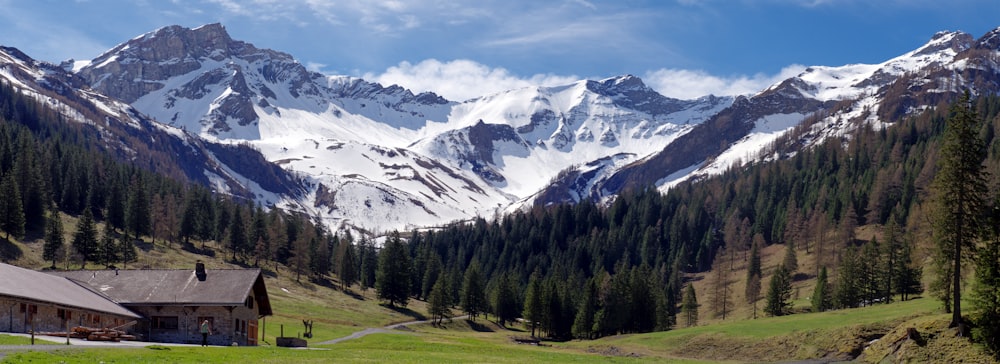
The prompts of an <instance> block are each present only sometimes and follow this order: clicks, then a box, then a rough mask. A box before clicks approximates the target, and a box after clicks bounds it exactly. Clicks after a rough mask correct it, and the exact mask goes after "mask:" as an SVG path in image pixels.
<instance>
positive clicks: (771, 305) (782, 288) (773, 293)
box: [764, 265, 792, 316]
mask: <svg viewBox="0 0 1000 364" xmlns="http://www.w3.org/2000/svg"><path fill="white" fill-rule="evenodd" d="M791 296H792V278H791V275H790V274H789V273H788V269H786V268H785V266H783V265H779V266H778V268H777V269H775V271H774V275H772V276H771V283H770V285H769V286H768V289H767V304H766V305H765V306H764V313H766V314H768V315H771V316H784V315H787V314H788V313H789V308H790V306H791V303H790V302H789V300H790V299H791Z"/></svg>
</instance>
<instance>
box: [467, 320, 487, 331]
mask: <svg viewBox="0 0 1000 364" xmlns="http://www.w3.org/2000/svg"><path fill="white" fill-rule="evenodd" d="M465 323H467V324H469V327H470V328H472V331H475V332H494V330H493V329H492V328H490V327H489V326H486V325H483V324H481V323H478V322H476V321H472V320H469V319H466V320H465Z"/></svg>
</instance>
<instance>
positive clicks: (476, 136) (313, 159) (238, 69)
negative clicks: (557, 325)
mask: <svg viewBox="0 0 1000 364" xmlns="http://www.w3.org/2000/svg"><path fill="white" fill-rule="evenodd" d="M77 74H78V75H79V76H80V77H82V78H84V79H86V80H87V82H88V83H89V84H90V86H91V87H92V88H93V89H95V90H98V91H100V92H103V93H106V94H108V95H109V96H112V97H115V98H119V99H121V100H124V101H126V102H129V103H130V104H131V105H133V106H134V107H136V108H137V109H139V110H141V111H142V112H144V113H146V114H148V115H150V116H152V117H153V118H155V119H157V120H160V121H161V122H163V123H166V124H168V125H171V126H174V127H178V128H181V129H183V130H187V131H190V132H192V133H197V134H199V135H201V136H202V137H203V138H206V139H208V140H216V141H219V142H222V143H250V144H252V145H253V146H254V147H255V148H257V149H259V150H260V151H261V152H262V153H263V154H264V155H265V156H267V158H268V159H269V160H271V161H272V162H274V163H277V164H279V165H281V166H282V167H284V168H286V169H288V170H291V171H295V172H297V173H298V174H300V175H303V176H307V177H308V178H309V179H310V181H312V182H313V183H312V185H314V186H316V187H315V188H314V189H312V190H311V191H310V192H309V194H308V196H307V198H306V199H305V200H302V199H298V200H294V199H287V200H285V201H280V202H276V201H264V202H265V203H268V202H270V203H272V204H277V205H281V206H285V207H291V208H296V209H303V210H306V212H308V213H310V214H311V215H316V216H320V217H322V218H324V219H326V221H328V222H329V223H330V224H331V225H332V226H334V227H338V228H339V227H348V226H350V227H353V228H360V229H363V230H383V231H384V230H389V229H406V228H411V227H416V226H427V225H434V224H440V223H444V222H449V221H453V220H461V219H468V218H470V217H475V216H492V215H494V214H496V213H497V212H499V211H501V210H503V209H506V208H508V207H509V206H511V205H512V204H516V203H518V201H521V200H522V199H524V198H526V197H529V196H531V195H533V194H535V193H536V192H538V191H539V190H541V189H542V188H544V187H545V186H546V184H547V183H548V181H550V180H552V179H554V178H555V177H556V176H557V175H558V173H559V172H560V171H561V170H563V169H566V168H568V167H571V166H575V165H584V164H588V163H593V162H594V161H597V160H603V161H608V160H611V161H614V163H612V164H610V166H621V165H624V164H625V163H628V162H630V161H634V160H636V159H638V158H641V157H643V156H646V155H649V154H650V153H654V152H656V151H658V150H659V149H660V148H662V146H663V145H665V144H666V143H667V142H669V141H670V140H671V139H673V138H675V137H676V136H678V135H681V134H683V133H685V132H686V131H688V130H690V129H691V127H692V126H693V125H695V124H697V123H700V122H702V121H703V120H705V119H707V118H708V117H709V116H711V115H712V114H714V113H716V112H718V111H720V110H722V109H724V108H726V107H727V106H729V104H730V103H731V102H732V98H726V97H722V98H720V97H712V96H708V97H704V98H701V99H698V100H689V101H685V100H675V99H669V98H666V97H664V96H662V95H660V94H658V93H656V92H655V91H653V90H652V89H650V88H648V87H646V86H645V85H644V84H643V83H642V81H641V80H639V79H638V78H635V77H632V76H623V77H616V78H610V79H607V80H603V81H580V82H577V83H574V84H570V85H566V86H563V87H550V88H541V87H536V88H526V89H520V90H511V91H508V92H505V93H501V94H497V95H492V96H489V97H484V98H480V99H475V100H469V101H466V102H462V103H458V102H452V101H448V100H445V99H443V98H441V97H440V96H437V95H434V94H431V93H423V94H418V95H414V94H413V93H411V92H410V91H408V90H405V89H403V88H401V87H398V86H389V87H383V86H382V85H378V84H374V83H370V82H366V81H364V80H360V79H356V78H350V77H344V76H325V75H321V74H319V73H315V72H310V71H308V70H306V69H305V67H303V66H302V65H301V64H299V63H298V62H296V61H295V60H294V59H293V58H292V57H291V56H290V55H287V54H284V53H280V52H276V51H271V50H262V49H257V48H255V47H254V46H253V45H250V44H248V43H245V42H241V41H236V40H232V39H231V38H230V37H229V35H228V34H227V33H226V31H225V29H224V28H223V27H222V26H221V25H218V24H212V25H206V26H203V27H199V28H195V29H187V28H182V27H177V26H173V27H166V28H162V29H159V30H157V31H154V32H151V33H148V34H144V35H142V36H139V37H136V38H134V39H132V40H129V41H127V42H125V43H123V44H121V45H119V46H117V47H115V48H114V49H112V50H110V51H108V52H106V53H105V54H103V55H101V56H100V57H98V58H97V59H94V60H93V61H91V62H90V63H89V64H87V65H85V66H83V67H79V68H78V71H77ZM608 156H615V157H614V158H610V159H609V158H608ZM583 197H587V196H583Z"/></svg>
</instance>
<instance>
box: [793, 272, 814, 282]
mask: <svg viewBox="0 0 1000 364" xmlns="http://www.w3.org/2000/svg"><path fill="white" fill-rule="evenodd" d="M810 277H812V275H810V274H807V273H801V272H800V273H795V275H793V276H792V282H799V281H804V280H807V279H809V278H810Z"/></svg>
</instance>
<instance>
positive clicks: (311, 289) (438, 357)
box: [4, 217, 990, 363]
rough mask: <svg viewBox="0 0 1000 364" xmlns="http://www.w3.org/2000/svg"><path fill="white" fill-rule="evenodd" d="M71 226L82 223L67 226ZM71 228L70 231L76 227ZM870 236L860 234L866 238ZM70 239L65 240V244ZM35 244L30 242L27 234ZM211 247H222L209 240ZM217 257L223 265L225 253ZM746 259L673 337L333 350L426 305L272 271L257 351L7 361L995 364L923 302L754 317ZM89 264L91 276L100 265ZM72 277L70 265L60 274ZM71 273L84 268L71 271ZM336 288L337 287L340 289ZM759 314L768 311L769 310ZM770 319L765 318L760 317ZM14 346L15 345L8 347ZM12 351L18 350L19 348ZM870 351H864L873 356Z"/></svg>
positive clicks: (156, 249) (467, 328)
mask: <svg viewBox="0 0 1000 364" xmlns="http://www.w3.org/2000/svg"><path fill="white" fill-rule="evenodd" d="M64 219H65V221H64V223H65V225H66V226H74V225H75V222H76V221H75V219H74V218H72V217H64ZM69 230H72V229H69ZM863 231H864V230H863V229H862V230H861V232H862V233H861V234H859V235H863ZM67 237H68V236H67ZM29 239H31V238H30V237H29ZM15 244H17V245H18V247H19V248H20V249H21V250H22V251H23V252H24V254H23V256H22V257H21V258H20V259H19V260H18V261H16V262H12V263H14V264H18V265H21V266H26V267H30V268H35V269H42V268H45V267H48V266H49V264H48V263H46V262H43V261H41V258H40V255H41V244H42V243H41V241H40V240H38V239H35V240H31V241H28V242H26V243H22V242H15ZM139 248H140V249H139V251H140V257H139V260H138V261H137V262H136V263H133V264H131V265H130V266H129V267H130V268H138V267H147V266H148V267H153V268H182V269H183V268H188V267H193V262H195V261H196V260H198V259H201V260H204V261H205V262H206V263H207V265H208V266H209V268H237V266H235V265H232V264H229V263H226V262H225V261H224V260H222V259H217V258H214V257H211V256H206V255H201V254H195V253H192V252H189V251H186V250H184V249H181V247H180V246H179V245H176V244H175V245H172V246H168V245H165V244H163V243H159V242H158V243H156V244H152V243H149V242H145V243H144V244H142V245H141V246H140V247H139ZM207 248H210V249H212V248H217V247H215V246H214V245H213V244H212V243H209V244H208V245H207ZM783 252H784V249H783V247H782V246H781V245H772V246H770V247H768V248H767V249H765V250H764V251H763V252H762V261H763V265H764V267H765V274H769V273H767V272H768V271H769V269H770V268H771V267H773V266H775V265H777V264H778V262H779V261H780V259H781V256H782V255H783ZM223 255H224V254H217V255H216V256H219V257H221V256H223ZM799 262H800V266H801V269H800V271H803V272H809V271H810V270H811V269H812V268H810V267H811V264H812V263H810V256H809V255H808V254H805V253H804V252H800V258H799ZM743 265H745V263H743V262H742V259H738V260H737V261H735V264H734V265H733V267H732V268H731V269H732V273H731V278H732V279H733V284H732V289H733V292H734V297H732V301H733V302H734V307H736V308H735V309H734V310H733V311H731V312H730V313H729V314H728V315H727V319H726V320H722V319H721V318H712V317H710V315H709V312H708V311H707V308H706V307H707V305H706V303H707V301H708V296H709V295H708V294H707V293H699V294H700V295H701V297H702V298H701V299H700V301H701V302H702V315H701V317H702V318H703V319H702V320H701V321H700V324H699V325H698V326H696V327H691V328H680V329H676V330H672V331H667V332H657V333H650V334H636V335H621V336H614V337H608V338H604V339H600V340H593V341H571V342H565V343H555V342H544V343H543V345H541V346H532V345H521V344H517V343H516V342H514V340H513V338H514V337H524V336H528V334H527V333H526V332H525V331H524V330H523V329H522V328H520V327H515V328H503V327H499V326H498V325H496V324H495V323H492V322H489V321H484V320H478V321H477V322H468V321H466V320H455V321H453V322H447V323H445V324H444V325H442V326H440V327H435V326H431V325H416V326H411V327H408V328H407V329H406V330H395V331H390V332H388V333H378V334H373V335H369V336H365V337H362V338H359V339H354V340H348V341H344V342H341V343H338V344H333V345H317V344H316V343H319V342H322V341H326V340H329V339H334V338H339V337H344V336H347V335H349V334H351V333H353V332H357V331H361V330H363V329H365V328H369V327H382V326H385V325H389V324H392V323H398V322H407V321H413V320H417V319H421V318H423V317H424V316H426V315H427V314H426V305H425V304H424V302H421V301H416V300H411V301H410V305H409V306H408V307H407V308H405V309H390V308H387V307H385V306H383V305H380V304H379V302H378V301H377V300H376V299H375V292H374V291H371V290H369V291H367V292H363V291H360V290H359V289H358V287H357V286H355V287H352V288H351V289H350V290H349V291H348V292H342V291H340V290H339V289H337V288H335V287H333V286H334V284H331V283H327V282H321V283H316V282H310V281H309V280H308V279H306V278H305V277H302V279H301V280H298V281H297V280H295V275H294V274H292V273H290V272H289V271H287V270H285V269H284V268H282V269H279V270H278V271H277V272H274V271H270V270H269V271H267V274H266V275H265V276H266V277H265V281H266V284H267V288H268V293H269V294H270V297H271V302H272V305H273V307H274V312H275V315H274V316H273V317H268V318H266V320H265V323H266V325H261V329H262V330H263V331H264V332H263V334H264V335H263V336H262V337H263V343H264V346H262V347H258V348H208V349H203V348H188V347H153V348H145V349H80V348H69V349H65V350H62V349H60V351H56V352H21V353H10V354H8V355H7V356H6V357H5V358H4V360H5V361H6V362H27V363H31V362H38V363H41V362H52V361H61V362H67V363H73V362H80V363H92V362H101V361H103V362H107V363H113V362H119V363H122V362H174V363H216V362H217V363H224V362H242V361H253V362H265V363H266V362H274V363H279V362H306V363H309V362H316V363H318V362H389V361H391V362H443V363H448V362H492V363H506V362H602V363H603V362H681V363H687V362H691V363H697V362H720V361H724V362H775V361H788V360H802V359H816V358H824V359H850V358H854V357H856V356H860V357H859V359H861V360H863V361H871V362H881V361H889V362H896V361H901V360H915V361H918V362H956V361H965V362H990V359H989V357H988V356H986V355H985V354H984V353H983V351H982V349H981V347H979V346H974V345H971V344H969V342H968V341H967V340H966V339H963V338H956V337H954V336H955V335H954V331H953V330H948V329H947V328H946V326H947V323H948V317H947V315H944V314H941V313H940V309H939V306H940V305H939V303H938V302H937V301H934V300H932V299H928V298H920V299H916V300H911V301H907V302H901V303H895V304H891V305H877V306H873V307H867V308H860V309H853V310H838V311H831V312H824V313H817V314H812V313H804V314H796V315H790V316H784V317H774V318H760V319H757V320H752V319H749V318H750V317H751V316H752V312H751V311H750V308H749V307H750V306H748V305H747V304H745V303H744V302H743V298H742V287H743V284H744V283H743V280H745V277H744V275H745V273H744V271H743V270H741V269H745V268H744V267H743ZM92 266H93V265H91V266H90V267H92ZM59 268H61V269H65V268H67V267H65V266H60V267H59ZM68 268H70V269H78V268H79V266H73V265H70V266H69V267H68ZM710 274H711V272H707V273H703V274H702V275H699V276H692V277H689V278H690V279H692V281H693V282H694V284H695V286H696V288H697V289H698V291H699V292H706V290H707V288H706V281H707V279H706V277H708V276H709V275H710ZM806 276H807V278H805V279H801V280H799V281H796V282H795V286H796V287H798V289H799V291H800V298H799V299H798V300H797V301H796V306H797V307H800V308H801V307H805V306H808V304H809V303H808V300H806V299H805V297H808V295H809V294H811V292H812V284H813V283H812V281H813V279H812V277H811V276H809V275H808V274H807V275H806ZM334 283H335V282H334ZM761 307H762V305H761ZM762 316H763V315H762V314H761V317H762ZM302 320H313V321H314V322H315V325H314V330H313V333H314V338H313V339H311V340H310V341H309V342H310V343H311V345H310V346H311V347H312V348H313V349H314V350H292V349H284V348H277V347H274V346H272V344H273V343H274V342H275V340H274V338H275V337H276V336H278V335H279V331H280V330H281V327H282V325H283V326H284V333H285V335H286V336H297V335H299V334H300V333H301V332H302V331H303V325H302ZM911 327H912V328H915V329H916V330H917V332H918V333H919V334H920V341H915V340H910V339H908V338H907V328H911ZM4 342H7V341H4ZM11 342H12V343H15V344H17V343H21V342H19V341H17V340H11ZM866 348H867V349H866Z"/></svg>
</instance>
